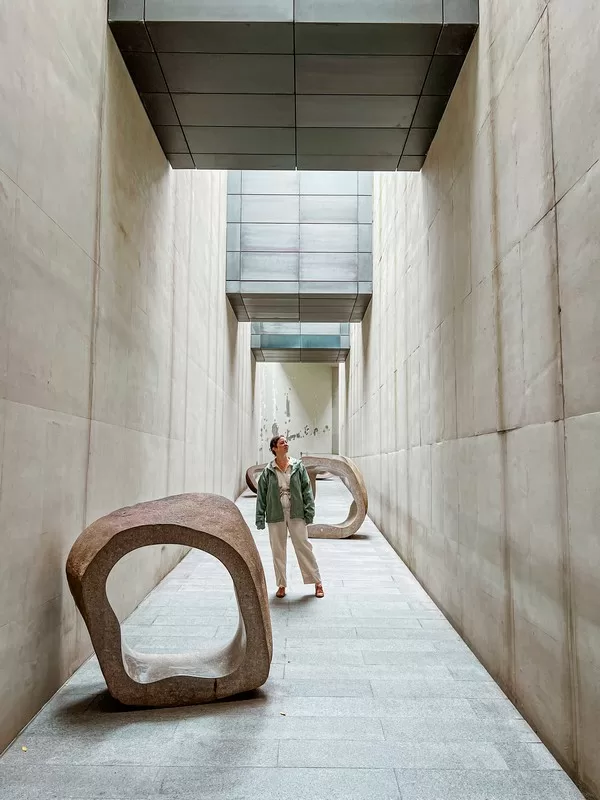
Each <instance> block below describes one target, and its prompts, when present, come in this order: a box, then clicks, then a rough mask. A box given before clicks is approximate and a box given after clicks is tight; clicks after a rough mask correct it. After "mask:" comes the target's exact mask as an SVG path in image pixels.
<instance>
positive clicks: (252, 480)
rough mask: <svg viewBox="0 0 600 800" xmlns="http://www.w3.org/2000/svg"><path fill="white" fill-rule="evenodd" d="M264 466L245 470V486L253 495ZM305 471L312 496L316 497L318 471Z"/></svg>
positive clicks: (257, 465) (258, 465)
mask: <svg viewBox="0 0 600 800" xmlns="http://www.w3.org/2000/svg"><path fill="white" fill-rule="evenodd" d="M302 461H304V459H302ZM266 466H267V465H266V464H255V465H253V466H252V467H248V469H247V470H246V486H247V487H248V488H249V489H250V491H251V492H254V494H256V492H257V486H258V479H259V478H260V474H261V472H262V471H263V469H264V468H265V467H266ZM305 466H306V465H305ZM306 471H307V472H308V479H309V480H310V485H311V488H312V491H313V496H314V497H316V496H317V475H318V474H319V470H315V469H313V468H312V467H311V468H310V469H309V468H308V467H306Z"/></svg>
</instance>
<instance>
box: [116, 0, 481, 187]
mask: <svg viewBox="0 0 600 800" xmlns="http://www.w3.org/2000/svg"><path fill="white" fill-rule="evenodd" d="M109 23H110V27H111V30H112V32H113V34H114V36H115V39H116V41H117V44H118V46H119V47H120V49H121V52H122V54H123V57H124V59H125V63H126V64H127V67H128V69H129V72H130V74H131V77H132V79H133V82H134V84H135V86H136V87H137V89H138V92H139V94H140V97H141V99H142V102H143V103H144V106H145V108H146V110H147V113H148V116H149V118H150V120H151V122H152V124H153V126H154V129H155V131H156V135H157V137H158V139H159V141H160V142H161V144H162V146H163V149H164V151H165V153H166V155H167V157H168V158H169V160H170V162H171V164H172V166H173V167H175V168H185V169H189V168H197V169H243V170H252V169H260V170H265V169H276V170H293V169H299V170H372V171H394V170H401V171H415V170H419V169H420V168H421V166H422V165H423V162H424V159H425V156H426V154H427V152H428V150H429V146H430V144H431V141H432V139H433V137H434V135H435V132H436V130H437V127H438V124H439V122H440V119H441V117H442V114H443V112H444V109H445V107H446V104H447V102H448V99H449V97H450V94H451V92H452V89H453V88H454V85H455V83H456V80H457V78H458V75H459V72H460V69H461V67H462V64H463V61H464V59H465V56H466V54H467V52H468V49H469V47H470V45H471V42H472V40H473V37H474V35H475V32H476V30H477V26H478V0H110V1H109Z"/></svg>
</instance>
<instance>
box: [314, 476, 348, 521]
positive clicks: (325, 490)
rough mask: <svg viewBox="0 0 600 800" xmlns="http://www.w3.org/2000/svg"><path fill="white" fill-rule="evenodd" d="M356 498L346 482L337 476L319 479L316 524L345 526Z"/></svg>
mask: <svg viewBox="0 0 600 800" xmlns="http://www.w3.org/2000/svg"><path fill="white" fill-rule="evenodd" d="M353 502H354V498H353V497H352V493H351V492H350V491H349V490H348V487H347V486H346V483H345V481H343V480H342V478H339V477H338V476H337V475H327V477H325V478H317V497H316V500H315V523H316V524H319V523H320V524H327V525H343V524H344V523H345V522H347V521H348V519H349V517H350V513H351V511H352V503H353Z"/></svg>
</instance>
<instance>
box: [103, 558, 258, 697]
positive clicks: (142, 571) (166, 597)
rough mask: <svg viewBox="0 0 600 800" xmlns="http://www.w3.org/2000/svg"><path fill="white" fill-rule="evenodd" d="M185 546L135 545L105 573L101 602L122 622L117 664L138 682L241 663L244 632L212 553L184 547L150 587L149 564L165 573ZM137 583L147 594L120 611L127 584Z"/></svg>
mask: <svg viewBox="0 0 600 800" xmlns="http://www.w3.org/2000/svg"><path fill="white" fill-rule="evenodd" d="M185 551H186V548H183V547H180V546H177V545H166V546H165V545H150V546H147V547H140V548H138V549H137V550H134V551H133V552H131V553H128V554H127V555H126V556H124V557H123V558H122V559H121V560H120V561H119V562H117V564H115V566H114V567H113V568H112V570H111V572H110V574H109V576H108V580H107V582H106V592H107V596H108V600H109V602H110V604H111V606H112V608H113V610H114V612H115V614H116V615H117V617H118V618H119V620H121V621H122V625H121V651H122V654H123V664H124V667H125V671H126V672H127V674H128V675H129V677H130V678H132V680H134V681H137V682H138V683H153V682H155V681H159V680H163V679H165V678H172V677H176V676H192V677H202V678H208V679H211V678H222V677H224V676H226V675H230V674H231V673H232V672H235V670H236V669H237V668H238V667H239V666H240V664H241V663H242V662H243V660H244V656H245V651H246V630H245V626H244V622H243V619H242V615H241V613H240V611H239V607H238V602H237V596H236V592H235V587H234V584H233V580H232V578H231V576H230V574H229V572H228V571H227V569H226V568H225V567H224V566H223V564H222V563H221V562H220V561H219V560H218V559H217V558H215V557H214V556H212V555H210V554H209V553H205V552H203V551H201V550H195V549H192V550H191V551H190V552H189V554H188V555H186V556H185V558H184V559H183V561H181V562H180V563H179V564H178V565H177V566H176V567H175V568H174V569H173V571H172V572H169V574H167V575H166V577H165V578H164V579H163V580H162V581H161V583H159V584H158V586H157V587H156V589H154V590H152V576H153V575H156V572H157V566H156V565H157V563H159V564H160V568H159V569H160V571H162V572H165V571H167V570H168V569H169V567H170V566H171V565H172V564H176V563H177V560H178V558H179V557H180V556H181V554H182V553H185ZM159 554H160V555H159ZM133 575H135V580H132V576H133ZM144 583H145V584H146V585H147V586H148V590H149V591H151V592H152V593H151V595H149V596H148V597H146V598H145V599H144V600H143V601H142V602H141V603H140V604H139V606H138V607H137V608H136V609H135V611H133V613H131V616H128V615H129V614H130V612H131V599H130V598H128V586H131V585H137V586H140V585H144ZM123 620H125V621H124V622H123Z"/></svg>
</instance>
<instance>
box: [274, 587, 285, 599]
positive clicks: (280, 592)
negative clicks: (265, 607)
mask: <svg viewBox="0 0 600 800" xmlns="http://www.w3.org/2000/svg"><path fill="white" fill-rule="evenodd" d="M275 597H278V598H279V599H280V600H281V599H282V598H283V597H285V586H280V587H279V589H277V592H276V594H275Z"/></svg>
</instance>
